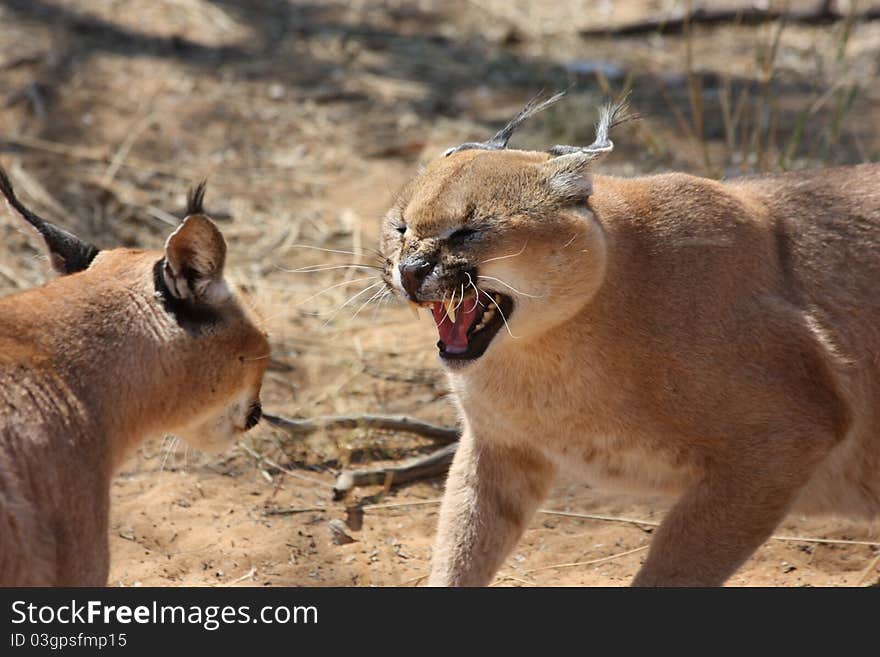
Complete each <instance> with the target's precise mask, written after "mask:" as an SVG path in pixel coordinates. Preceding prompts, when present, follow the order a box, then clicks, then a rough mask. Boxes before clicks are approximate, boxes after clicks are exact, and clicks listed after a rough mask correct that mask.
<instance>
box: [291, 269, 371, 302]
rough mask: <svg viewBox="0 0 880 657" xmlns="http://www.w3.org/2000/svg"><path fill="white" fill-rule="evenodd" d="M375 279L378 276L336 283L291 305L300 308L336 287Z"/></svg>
mask: <svg viewBox="0 0 880 657" xmlns="http://www.w3.org/2000/svg"><path fill="white" fill-rule="evenodd" d="M377 278H379V277H378V276H365V277H363V278H353V279H352V280H350V281H342V282H341V283H336V284H335V285H331V286H330V287H325V288H324V289H323V290H321V291H320V292H317V293H315V294H313V295H312V296H310V297H309V298H308V299H303V300H302V301H300V302H298V303H295V304H293V305H294V307H295V306H301V305H303V304H304V303H308V302H309V301H311V300H312V299H314V298H315V297H319V296H321V295H322V294H324V293H325V292H329V291H330V290H334V289H336V288H337V287H342V286H343V285H351V284H352V283H362V282H364V281H370V280H374V279H377Z"/></svg>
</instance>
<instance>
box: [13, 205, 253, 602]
mask: <svg viewBox="0 0 880 657" xmlns="http://www.w3.org/2000/svg"><path fill="white" fill-rule="evenodd" d="M209 223H210V222H208V220H207V219H205V218H199V217H196V218H193V217H189V218H188V220H187V225H188V226H193V227H201V228H203V227H204V226H206V225H208V224H209ZM211 226H212V224H211ZM188 230H189V229H188V228H186V227H183V228H181V229H180V230H179V231H178V233H176V235H179V236H181V237H180V239H177V240H175V238H172V239H171V240H169V244H171V243H172V242H174V243H175V244H177V245H178V246H180V245H186V246H188V247H189V248H191V249H192V251H193V252H194V254H196V253H201V252H202V251H201V244H200V243H199V241H198V240H199V238H200V237H201V236H198V235H197V236H196V238H194V239H191V237H190V236H188V235H187V231H188ZM193 230H196V228H193ZM213 230H214V231H215V232H216V229H213ZM190 232H192V231H190ZM216 235H219V232H216ZM211 237H212V238H214V236H211ZM184 238H185V239H184ZM220 239H221V240H222V238H220ZM214 246H216V245H214ZM181 248H182V247H181ZM212 248H214V247H212ZM223 249H224V250H223V253H225V244H224V245H223ZM162 258H163V253H162V252H159V251H139V250H132V249H115V250H109V251H101V252H100V253H99V254H98V255H97V257H96V258H95V259H94V261H93V262H92V263H91V265H90V266H89V267H88V268H87V269H85V270H84V271H81V272H79V273H74V274H71V275H68V276H62V277H60V278H57V279H55V280H53V281H51V282H50V283H48V284H46V285H44V286H42V287H40V288H37V289H34V290H30V291H26V292H22V293H19V294H15V295H12V296H8V297H5V298H3V299H0V585H2V586H57V585H66V586H71V585H104V584H105V582H106V578H107V572H108V537H107V528H108V510H109V491H110V478H111V476H112V473H113V471H114V469H115V468H116V467H117V466H118V465H119V464H120V463H121V461H122V460H123V458H124V457H125V456H126V454H128V453H129V452H130V451H131V450H132V449H133V448H134V447H135V446H137V445H138V444H139V443H140V442H141V441H142V440H143V439H144V438H145V437H148V436H158V435H162V434H164V433H178V434H179V435H182V436H184V437H186V438H187V439H188V440H189V441H190V442H192V443H193V444H194V445H195V446H196V447H201V448H207V449H219V448H224V447H227V446H229V445H230V444H231V443H232V442H233V441H234V440H235V439H236V438H237V437H238V436H239V435H241V433H242V432H243V431H244V430H245V418H246V416H247V413H248V408H250V407H251V406H252V405H253V404H254V403H256V402H258V400H259V391H260V384H261V381H262V375H263V372H264V370H265V368H266V363H267V362H268V360H267V358H268V353H269V347H268V343H267V340H266V337H265V335H264V334H263V333H262V331H261V330H259V329H258V328H257V326H255V324H254V322H253V320H252V319H251V318H250V317H249V313H248V312H247V311H246V310H245V309H244V308H242V306H241V305H240V303H239V302H238V301H236V299H235V297H234V296H230V295H229V294H228V293H227V294H225V295H218V299H220V298H221V297H222V300H218V301H212V305H211V310H212V312H214V313H215V315H216V321H214V322H212V323H211V325H210V326H205V327H202V328H201V329H198V330H195V329H194V327H193V326H187V325H186V324H185V323H181V322H179V321H178V318H176V317H175V316H174V315H173V314H172V313H170V312H169V311H168V310H167V309H166V307H165V306H164V305H163V303H162V301H161V300H160V298H159V297H158V295H157V289H156V286H155V284H154V266H155V265H156V263H157V262H159V261H160V260H161V259H162ZM221 266H222V264H221ZM216 283H217V284H218V285H222V286H223V287H224V288H225V284H224V283H222V281H220V280H218V281H216Z"/></svg>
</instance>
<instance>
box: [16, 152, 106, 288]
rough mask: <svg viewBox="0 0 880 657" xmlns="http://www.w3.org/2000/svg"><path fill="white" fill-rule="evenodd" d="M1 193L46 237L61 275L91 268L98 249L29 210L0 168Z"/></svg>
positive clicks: (47, 246)
mask: <svg viewBox="0 0 880 657" xmlns="http://www.w3.org/2000/svg"><path fill="white" fill-rule="evenodd" d="M0 192H2V194H3V196H5V197H6V202H7V203H8V204H9V207H10V208H12V209H13V210H15V211H16V212H17V213H18V214H19V215H20V216H21V217H22V219H24V220H25V221H27V222H28V223H29V224H30V225H31V226H33V228H34V229H35V230H36V231H37V232H38V233H39V234H40V237H42V238H43V242H44V243H45V245H46V249H47V250H48V252H49V260H50V261H51V263H52V268H53V269H54V270H55V271H56V272H58V273H59V274H73V273H74V272H78V271H82V270H83V269H86V268H88V266H89V265H90V264H91V263H92V260H94V259H95V256H96V255H98V249H97V248H96V247H94V246H92V245H91V244H89V243H88V242H84V241H82V240H81V239H79V238H78V237H77V236H76V235H74V234H72V233H68V232H67V231H66V230H62V229H61V228H58V227H57V226H54V225H53V224H50V223H49V222H48V221H46V220H45V219H43V218H41V217H39V216H37V215H36V214H34V213H33V212H31V211H30V210H28V209H27V208H26V207H25V206H24V205H23V204H22V203H21V201H19V200H18V198H17V197H16V195H15V190H14V189H13V187H12V183H11V182H10V181H9V177H8V176H7V175H6V171H4V170H3V169H2V168H0Z"/></svg>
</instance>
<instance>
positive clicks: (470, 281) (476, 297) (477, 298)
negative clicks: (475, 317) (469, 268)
mask: <svg viewBox="0 0 880 657" xmlns="http://www.w3.org/2000/svg"><path fill="white" fill-rule="evenodd" d="M465 275H466V276H467V277H468V285H469V286H470V287H472V288H474V292H476V294H475V295H474V307H473V308H471V309H470V310H468V312H469V313H472V312H474V311H475V310H476V309H477V306H478V305H479V303H480V291H479V290H478V289H477V286H476V285H474V279H472V278H471V275H470V274H468V273H467V272H465Z"/></svg>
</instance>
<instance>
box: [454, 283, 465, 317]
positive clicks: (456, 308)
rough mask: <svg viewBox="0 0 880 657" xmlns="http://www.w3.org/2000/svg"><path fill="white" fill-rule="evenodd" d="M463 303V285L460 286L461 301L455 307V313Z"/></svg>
mask: <svg viewBox="0 0 880 657" xmlns="http://www.w3.org/2000/svg"><path fill="white" fill-rule="evenodd" d="M463 303H464V283H462V284H461V299H460V300H459V302H458V305H457V306H456V307H455V311H456V312H458V309H459V308H461V304H463Z"/></svg>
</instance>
